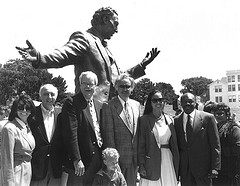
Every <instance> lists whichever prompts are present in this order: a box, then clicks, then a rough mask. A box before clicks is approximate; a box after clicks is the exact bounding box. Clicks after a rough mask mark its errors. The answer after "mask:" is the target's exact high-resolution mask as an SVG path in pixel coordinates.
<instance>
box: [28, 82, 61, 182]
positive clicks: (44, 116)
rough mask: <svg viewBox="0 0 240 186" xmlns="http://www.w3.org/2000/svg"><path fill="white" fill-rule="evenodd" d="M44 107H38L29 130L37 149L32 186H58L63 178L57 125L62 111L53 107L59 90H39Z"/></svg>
mask: <svg viewBox="0 0 240 186" xmlns="http://www.w3.org/2000/svg"><path fill="white" fill-rule="evenodd" d="M39 96H40V99H41V100H42V103H41V104H40V105H39V106H37V107H36V115H35V119H34V122H33V123H30V129H31V131H32V134H33V136H34V138H35V142H36V147H35V149H34V151H33V157H32V161H31V163H32V181H31V185H33V186H41V185H48V186H58V185H60V182H61V175H62V161H61V160H62V157H61V154H62V147H61V146H62V143H61V131H60V127H59V125H58V122H57V117H58V114H59V113H60V111H61V109H60V108H57V107H55V106H54V104H55V101H56V99H57V96H58V90H57V88H56V87H54V86H53V85H52V84H45V85H43V86H41V88H40V90H39Z"/></svg>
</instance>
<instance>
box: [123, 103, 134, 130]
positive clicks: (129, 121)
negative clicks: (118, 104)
mask: <svg viewBox="0 0 240 186" xmlns="http://www.w3.org/2000/svg"><path fill="white" fill-rule="evenodd" d="M124 107H125V108H124V109H125V115H126V118H127V124H128V127H129V129H130V130H131V132H132V133H133V119H132V111H131V107H130V106H129V104H128V103H127V102H125V104H124Z"/></svg>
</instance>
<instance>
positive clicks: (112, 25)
mask: <svg viewBox="0 0 240 186" xmlns="http://www.w3.org/2000/svg"><path fill="white" fill-rule="evenodd" d="M118 24H119V22H118V16H117V15H116V14H114V15H113V16H112V17H105V19H104V25H103V29H102V36H103V37H104V39H111V37H112V36H113V35H114V34H115V33H117V32H118Z"/></svg>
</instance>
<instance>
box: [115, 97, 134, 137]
mask: <svg viewBox="0 0 240 186" xmlns="http://www.w3.org/2000/svg"><path fill="white" fill-rule="evenodd" d="M114 99H115V100H114V102H115V108H116V111H117V113H118V115H119V117H120V118H121V120H122V121H123V123H124V125H126V127H127V128H128V130H129V132H131V129H130V128H129V126H128V121H127V118H126V116H125V113H124V111H123V106H122V104H121V102H120V100H119V99H118V97H115V98H114ZM131 133H132V132H131Z"/></svg>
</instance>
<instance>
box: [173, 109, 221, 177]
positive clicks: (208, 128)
mask: <svg viewBox="0 0 240 186" xmlns="http://www.w3.org/2000/svg"><path fill="white" fill-rule="evenodd" d="M195 111H196V113H195V117H194V119H193V132H192V136H191V139H190V141H189V142H187V141H186V140H185V134H184V130H183V113H182V114H180V115H178V116H177V117H176V118H175V130H176V134H177V140H178V147H179V154H180V171H179V173H180V176H186V173H187V169H188V166H189V168H190V171H191V173H192V174H193V176H194V177H198V178H201V177H205V176H207V174H208V173H210V171H211V170H213V169H214V170H220V167H221V157H220V141H219V135H218V130H217V124H216V121H215V118H214V116H213V115H212V114H209V113H206V112H203V111H199V110H195Z"/></svg>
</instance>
